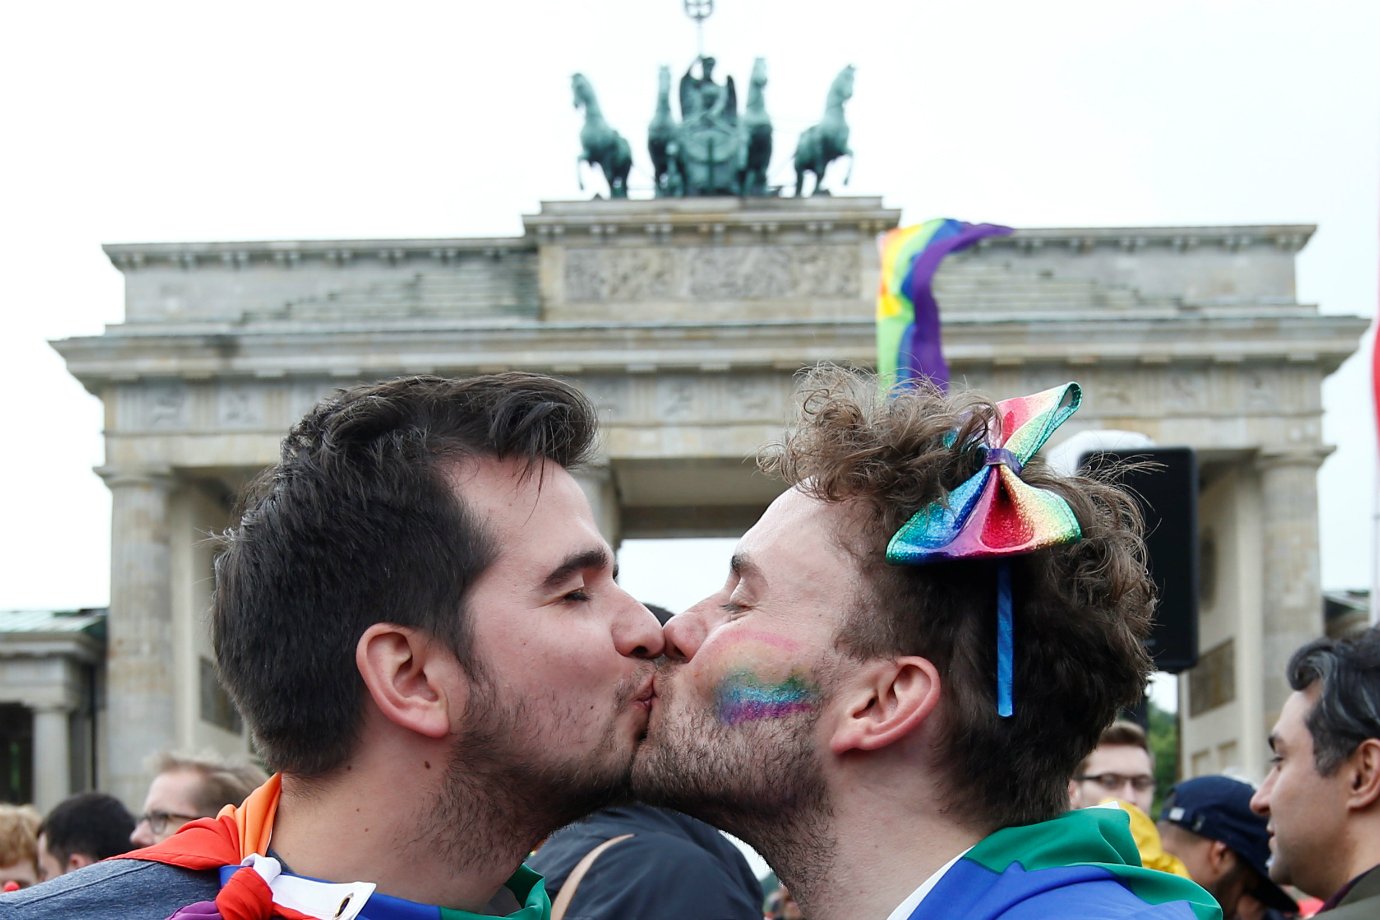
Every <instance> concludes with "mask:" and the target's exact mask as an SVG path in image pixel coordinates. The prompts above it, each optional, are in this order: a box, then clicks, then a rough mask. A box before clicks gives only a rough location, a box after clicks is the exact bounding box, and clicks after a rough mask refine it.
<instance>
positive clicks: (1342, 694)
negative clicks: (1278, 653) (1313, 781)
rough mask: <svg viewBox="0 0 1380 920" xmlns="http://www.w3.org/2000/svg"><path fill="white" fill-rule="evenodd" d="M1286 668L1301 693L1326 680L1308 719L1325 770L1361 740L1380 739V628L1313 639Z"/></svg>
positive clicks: (1291, 683) (1338, 762) (1317, 761)
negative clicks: (1354, 633)
mask: <svg viewBox="0 0 1380 920" xmlns="http://www.w3.org/2000/svg"><path fill="white" fill-rule="evenodd" d="M1286 673H1287V675H1288V677H1289V686H1290V687H1293V688H1294V689H1295V690H1297V691H1299V692H1300V693H1301V692H1303V691H1304V690H1307V689H1308V688H1309V687H1311V686H1313V684H1315V683H1318V682H1319V681H1321V682H1322V686H1321V688H1320V689H1319V690H1318V701H1317V702H1316V703H1315V704H1313V708H1312V709H1311V710H1309V712H1308V715H1307V717H1306V718H1305V720H1304V724H1306V725H1307V726H1308V731H1309V733H1310V734H1311V735H1312V736H1313V760H1314V763H1315V765H1316V766H1317V768H1318V772H1319V773H1320V774H1322V775H1323V776H1332V775H1333V774H1335V773H1336V772H1337V770H1338V768H1339V767H1341V765H1342V763H1343V762H1344V761H1345V760H1346V759H1347V758H1348V757H1350V756H1351V755H1352V752H1354V751H1355V750H1356V749H1357V748H1358V747H1360V746H1361V742H1362V741H1365V740H1367V739H1370V738H1380V628H1376V627H1374V626H1372V627H1370V628H1369V629H1366V630H1363V631H1362V632H1360V633H1358V634H1357V635H1354V636H1347V637H1345V638H1342V639H1314V640H1313V641H1312V642H1310V643H1308V644H1307V645H1305V646H1303V647H1302V648H1300V649H1299V650H1298V651H1296V652H1294V654H1293V655H1292V656H1291V657H1290V659H1289V667H1288V669H1287V671H1286Z"/></svg>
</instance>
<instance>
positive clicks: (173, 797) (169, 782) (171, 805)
mask: <svg viewBox="0 0 1380 920" xmlns="http://www.w3.org/2000/svg"><path fill="white" fill-rule="evenodd" d="M200 787H201V774H200V773H199V772H198V771H196V770H193V769H184V768H180V767H179V768H174V769H172V770H165V771H164V772H162V773H159V774H158V775H157V776H155V777H154V778H153V782H152V783H150V784H149V795H148V800H147V801H146V802H145V807H146V808H147V809H150V810H158V811H168V812H174V813H176V814H190V813H191V811H192V810H193V809H195V807H196V802H195V801H194V800H195V798H196V794H197V791H198V790H199V789H200Z"/></svg>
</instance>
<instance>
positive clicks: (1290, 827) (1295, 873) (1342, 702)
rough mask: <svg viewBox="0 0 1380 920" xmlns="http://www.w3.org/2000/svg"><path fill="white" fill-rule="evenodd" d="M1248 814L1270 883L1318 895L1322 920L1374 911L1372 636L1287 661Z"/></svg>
mask: <svg viewBox="0 0 1380 920" xmlns="http://www.w3.org/2000/svg"><path fill="white" fill-rule="evenodd" d="M1287 674H1288V677H1289V686H1290V687H1292V688H1293V690H1294V692H1293V693H1291V694H1290V695H1289V697H1288V699H1286V700H1285V701H1284V706H1283V708H1282V709H1281V710H1280V714H1279V720H1278V721H1277V722H1275V726H1274V729H1273V731H1271V732H1270V750H1271V751H1273V752H1274V756H1273V757H1272V758H1271V766H1270V772H1269V773H1268V774H1266V776H1265V781H1264V782H1263V783H1261V784H1260V788H1259V789H1258V790H1257V791H1256V793H1255V797H1254V798H1252V799H1251V807H1252V808H1253V809H1255V811H1256V812H1258V813H1259V814H1261V815H1264V816H1265V817H1266V818H1267V819H1268V821H1269V829H1270V834H1271V837H1270V848H1271V850H1272V851H1273V852H1274V858H1273V859H1272V860H1271V861H1270V878H1272V879H1274V880H1275V881H1276V882H1279V883H1281V884H1290V885H1293V886H1295V887H1296V888H1299V889H1301V890H1302V891H1305V892H1307V893H1308V894H1311V895H1313V896H1315V897H1319V898H1326V899H1327V900H1326V902H1325V903H1324V905H1323V910H1322V911H1321V913H1325V914H1326V915H1327V917H1328V920H1333V918H1336V920H1351V918H1356V920H1360V918H1363V917H1364V918H1367V920H1369V918H1373V917H1375V916H1376V915H1377V914H1378V913H1380V629H1377V628H1376V627H1371V628H1370V629H1367V630H1366V631H1365V632H1363V633H1361V634H1360V635H1358V636H1355V637H1352V638H1347V639H1318V640H1316V641H1314V642H1311V643H1309V644H1308V645H1305V646H1304V647H1303V648H1301V649H1299V650H1298V651H1297V652H1295V653H1294V655H1293V657H1292V658H1291V659H1290V660H1289V667H1288V671H1287Z"/></svg>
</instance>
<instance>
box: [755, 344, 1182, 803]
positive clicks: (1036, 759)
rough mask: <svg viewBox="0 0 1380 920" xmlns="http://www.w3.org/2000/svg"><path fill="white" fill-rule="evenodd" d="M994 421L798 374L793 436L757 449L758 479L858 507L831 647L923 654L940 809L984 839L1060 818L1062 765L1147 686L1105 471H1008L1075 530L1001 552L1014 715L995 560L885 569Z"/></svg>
mask: <svg viewBox="0 0 1380 920" xmlns="http://www.w3.org/2000/svg"><path fill="white" fill-rule="evenodd" d="M996 415H997V409H996V406H995V405H994V404H993V403H991V402H989V401H986V400H984V399H982V398H981V397H978V396H975V395H972V394H963V395H952V396H948V395H945V394H943V393H940V392H939V391H938V390H935V389H933V388H928V387H923V386H921V387H910V388H905V389H898V390H894V391H892V392H890V393H884V392H883V391H882V389H881V387H880V386H879V384H878V382H877V378H876V377H875V376H873V375H870V374H864V373H861V372H858V371H852V370H847V369H844V368H839V367H834V366H821V367H817V368H814V369H812V370H810V371H808V372H806V373H805V375H804V377H803V380H802V386H801V394H800V415H799V419H798V422H797V424H796V426H795V427H794V428H793V429H792V431H791V432H790V433H789V434H788V435H787V436H786V438H785V439H784V440H783V441H782V442H781V443H778V444H776V445H772V446H770V447H768V448H767V449H765V450H764V451H763V452H762V455H761V457H759V463H760V465H761V467H762V469H763V470H764V471H765V472H768V473H772V474H776V475H779V476H781V477H783V478H784V479H785V480H786V481H787V482H788V483H790V484H792V485H794V486H797V487H798V488H800V489H801V490H802V491H804V492H806V493H807V494H809V495H811V496H813V497H815V498H818V499H820V500H822V501H829V502H836V501H844V500H850V501H852V500H856V501H861V502H863V503H864V507H866V508H867V509H868V511H869V512H870V514H867V515H865V516H863V518H865V523H864V524H863V525H862V531H861V532H850V533H840V534H838V535H837V536H838V540H839V543H840V545H841V547H843V548H844V549H845V550H846V551H847V552H849V553H850V554H851V555H852V556H854V557H855V558H856V559H857V561H858V564H859V567H860V569H861V572H862V579H863V588H862V590H861V592H860V595H859V597H858V599H857V604H856V605H855V607H854V609H853V610H851V611H850V612H848V613H847V614H846V615H845V617H844V620H843V623H842V624H841V626H840V628H839V632H838V634H837V636H836V642H837V644H838V646H839V648H840V650H842V651H843V652H845V653H846V654H849V655H851V656H853V657H856V658H860V659H871V658H885V657H890V656H900V655H919V656H922V657H924V658H927V659H929V660H930V661H931V662H933V663H934V665H935V666H936V667H937V668H938V669H939V672H940V674H941V679H942V681H943V684H944V690H945V692H944V693H943V695H942V697H941V702H940V708H939V710H938V711H939V713H940V718H941V720H942V721H941V733H940V738H941V741H940V746H941V749H940V754H941V757H942V760H943V762H944V763H946V764H947V768H946V771H945V773H946V775H945V776H944V777H943V782H944V783H945V785H946V788H947V791H948V792H949V794H950V798H951V805H952V809H953V812H952V813H953V814H954V815H955V816H956V817H958V818H960V819H961V820H966V821H968V822H970V823H972V824H973V825H975V826H979V827H983V828H987V829H991V828H996V827H1006V826H1011V825H1019V824H1030V823H1034V822H1036V821H1043V820H1046V819H1049V818H1051V817H1054V816H1055V815H1057V814H1059V813H1061V812H1063V811H1064V810H1066V809H1067V808H1068V793H1067V784H1068V779H1069V776H1070V775H1072V774H1073V771H1074V768H1075V767H1076V766H1077V765H1078V763H1079V761H1080V760H1081V759H1082V758H1083V757H1085V756H1086V755H1087V753H1088V752H1089V751H1091V750H1092V748H1093V747H1094V746H1095V745H1096V743H1097V740H1098V737H1099V735H1100V734H1101V732H1102V730H1103V729H1104V728H1106V726H1107V725H1108V724H1109V723H1111V721H1112V719H1113V718H1114V717H1115V716H1116V714H1117V711H1118V710H1119V709H1120V708H1121V707H1123V706H1126V705H1130V704H1132V703H1134V702H1136V701H1137V700H1138V699H1139V698H1140V696H1141V693H1142V692H1143V691H1144V688H1145V683H1146V680H1147V679H1148V677H1149V674H1150V670H1151V662H1150V657H1149V655H1148V654H1147V653H1146V651H1145V646H1144V640H1145V638H1146V636H1147V635H1148V634H1149V631H1150V620H1151V614H1152V610H1153V607H1154V602H1155V590H1154V586H1153V584H1152V582H1151V581H1150V578H1149V575H1148V574H1147V572H1146V567H1145V545H1144V542H1143V541H1142V538H1141V532H1142V523H1141V515H1140V511H1139V508H1138V506H1137V505H1136V503H1135V501H1134V499H1133V498H1131V496H1129V495H1128V494H1127V493H1126V492H1124V491H1123V490H1122V489H1120V488H1118V487H1117V486H1115V485H1112V484H1110V482H1108V481H1104V479H1110V477H1112V476H1114V475H1115V474H1116V472H1117V471H1116V470H1114V469H1103V470H1099V471H1098V473H1097V474H1096V475H1097V477H1098V478H1089V477H1088V476H1062V475H1059V474H1057V473H1055V472H1053V471H1052V470H1050V469H1049V468H1048V467H1047V466H1046V465H1044V464H1043V463H1042V462H1040V461H1039V460H1038V459H1032V461H1031V462H1030V463H1028V464H1026V466H1025V468H1024V470H1023V471H1022V473H1021V478H1022V479H1023V480H1024V481H1025V482H1027V483H1029V484H1030V485H1032V486H1035V487H1037V488H1042V489H1048V490H1050V491H1052V492H1055V493H1056V494H1058V495H1060V496H1062V497H1063V498H1064V499H1065V500H1066V501H1067V502H1068V503H1069V506H1070V507H1071V508H1072V509H1073V512H1074V514H1075V515H1076V516H1077V518H1078V521H1079V524H1080V525H1081V527H1082V532H1083V538H1082V539H1081V540H1080V541H1079V542H1077V543H1074V544H1070V545H1067V546H1059V547H1054V548H1051V549H1046V550H1041V551H1039V552H1035V553H1031V554H1029V555H1026V556H1021V557H1015V558H1011V559H1009V560H1008V564H1009V565H1010V566H1011V579H1012V587H1013V590H1014V596H1015V610H1014V632H1015V653H1014V667H1015V673H1014V688H1013V689H1014V701H1015V713H1014V714H1013V715H1012V716H1010V717H1008V718H1001V717H1000V716H998V715H997V711H996V691H995V686H996V568H997V565H998V563H997V562H995V561H992V560H959V561H950V562H943V563H934V564H928V565H890V564H888V563H887V562H886V559H885V552H886V545H887V542H888V541H889V540H890V538H891V536H892V534H894V533H895V532H896V531H897V530H898V529H899V528H900V527H901V525H902V524H904V523H905V522H906V520H908V519H909V518H910V517H911V515H913V514H914V513H915V512H916V511H917V510H919V509H920V508H922V507H924V506H925V505H927V504H929V503H931V502H933V501H937V500H944V499H945V498H946V497H947V495H948V493H949V491H950V490H952V489H954V488H956V487H957V486H958V485H960V484H961V483H963V482H964V481H965V480H967V479H968V478H970V477H971V476H972V475H974V474H975V473H976V472H977V471H978V470H979V469H980V468H981V467H982V465H983V462H984V454H985V450H984V447H983V443H984V440H983V436H984V434H985V432H986V431H987V430H988V426H989V425H993V424H994V419H995V418H996Z"/></svg>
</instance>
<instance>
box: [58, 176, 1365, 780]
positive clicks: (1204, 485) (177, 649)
mask: <svg viewBox="0 0 1380 920" xmlns="http://www.w3.org/2000/svg"><path fill="white" fill-rule="evenodd" d="M898 220H899V212H898V211H895V210H892V209H888V208H886V207H884V206H883V203H882V201H881V200H880V199H878V198H843V197H834V198H827V197H826V198H813V199H762V200H751V199H734V198H706V199H687V200H682V201H676V202H674V203H668V202H666V201H664V200H642V201H636V200H634V201H618V202H603V201H594V202H548V203H545V204H544V205H543V206H542V208H541V211H540V213H538V214H534V215H530V216H528V217H526V218H525V219H524V225H525V232H524V234H523V235H522V236H521V237H517V238H486V239H422V240H344V241H329V242H320V241H316V242H293V241H277V242H271V243H258V244H254V243H201V244H185V243H176V244H156V243H155V244H139V245H118V246H109V247H107V249H106V251H107V254H108V255H109V256H110V258H111V260H112V261H113V262H114V264H115V265H116V266H117V267H118V268H119V269H120V270H121V271H122V272H123V273H124V276H125V289H126V298H125V321H124V322H123V323H122V324H117V325H113V326H110V327H108V328H107V330H106V332H105V333H104V334H103V335H100V336H93V337H85V338H71V339H66V340H63V341H61V342H58V343H56V346H57V348H58V350H59V351H60V352H61V354H62V355H63V357H64V358H65V360H66V361H67V365H68V368H69V370H70V372H71V373H72V374H74V375H75V376H76V377H77V378H78V379H79V380H81V382H82V383H83V384H84V385H85V387H86V388H87V389H88V390H89V391H90V392H92V393H93V394H96V395H97V396H99V397H100V398H101V399H102V401H103V402H104V405H105V410H106V429H105V438H106V462H105V465H104V466H103V467H102V469H101V471H100V472H101V474H102V476H103V477H104V478H105V481H106V483H107V484H108V486H109V487H110V491H111V495H112V501H113V508H114V512H113V533H114V545H113V550H112V562H111V603H110V615H109V645H108V659H107V662H108V664H107V676H106V681H107V685H108V693H107V699H108V710H107V722H108V724H109V725H110V726H111V731H109V732H108V733H106V736H105V737H104V738H103V739H102V749H103V750H102V752H101V756H98V758H97V764H98V775H97V781H98V782H99V783H100V785H101V787H102V788H105V789H108V790H110V791H111V792H113V793H114V794H116V795H118V796H121V797H123V798H124V799H126V801H130V802H134V801H136V800H137V798H138V796H139V795H141V794H142V791H143V788H144V784H145V783H146V777H145V776H144V773H143V759H144V757H145V756H147V754H148V753H149V752H150V751H153V750H156V749H158V748H161V747H167V746H177V747H203V746H211V747H216V748H220V749H223V750H226V751H230V752H234V751H244V750H247V747H248V740H247V738H246V737H245V734H244V731H243V728H242V726H241V724H240V722H239V720H238V718H237V717H236V715H235V713H234V710H233V707H231V706H230V705H229V703H228V700H227V699H226V697H225V694H224V693H223V692H222V691H221V689H220V687H219V685H218V684H217V683H216V681H215V677H214V669H213V667H212V664H211V653H210V648H209V639H208V636H207V631H206V628H205V622H204V613H205V610H206V608H207V604H208V602H209V597H210V584H211V565H212V556H213V546H212V543H211V542H210V541H209V540H208V539H207V537H208V535H210V534H214V533H216V532H218V531H219V530H221V529H222V528H224V527H225V526H226V525H227V523H228V522H229V520H230V506H231V502H232V497H233V495H234V493H235V491H236V490H237V489H238V488H239V487H240V486H241V485H242V484H243V483H244V482H245V481H246V480H247V478H248V477H249V476H251V475H252V474H253V473H254V472H255V471H257V470H258V469H260V468H262V467H263V466H264V465H266V464H268V463H270V462H272V461H273V460H274V458H275V457H276V455H277V449H278V442H279V440H280V439H281V437H282V436H283V434H284V433H285V432H286V430H287V429H288V427H289V425H290V424H291V423H292V422H293V421H294V420H295V419H296V418H297V417H299V416H300V415H301V414H302V413H303V412H304V411H305V410H306V409H307V408H308V407H309V406H310V405H312V404H313V403H314V402H315V401H316V400H317V399H319V398H320V397H321V396H323V395H324V394H326V393H328V392H329V391H330V390H332V389H333V388H335V387H338V386H342V385H347V384H350V383H354V382H357V381H361V380H371V379H377V378H380V377H386V376H390V375H396V374H405V373H419V372H426V373H441V374H465V373H474V372H482V371H489V370H497V369H502V368H523V369H530V370H540V371H546V372H550V373H556V374H559V375H562V376H565V377H568V378H570V379H572V380H574V381H576V382H577V383H579V384H580V385H581V386H582V387H584V388H585V389H586V390H587V392H589V393H590V395H591V396H592V397H593V398H594V400H595V401H596V403H597V404H598V405H599V406H600V409H601V413H602V416H603V419H604V423H605V443H604V452H603V456H602V458H601V461H600V463H599V464H597V465H596V466H595V467H594V468H593V469H592V470H590V471H588V472H587V473H585V474H583V476H582V479H581V481H582V484H583V485H584V486H585V488H586V491H587V493H588V494H589V496H590V498H591V500H592V503H593V505H594V507H595V509H596V513H597V514H598V515H599V519H600V523H601V525H602V526H603V528H604V530H605V532H606V533H607V534H608V535H609V537H610V539H611V540H612V541H613V542H614V543H615V545H616V544H617V543H618V541H619V540H620V539H621V538H623V537H658V536H668V537H669V536H716V535H736V534H737V533H740V532H741V531H742V529H743V528H744V527H745V526H746V525H747V524H749V523H750V522H751V520H752V519H753V518H754V517H755V516H756V515H757V514H758V513H760V511H761V510H762V509H763V508H764V507H765V505H766V504H767V503H768V502H769V501H770V499H771V498H772V497H773V496H774V495H775V493H776V486H775V485H774V484H773V483H771V482H769V481H767V480H765V479H764V478H762V477H761V476H759V475H757V474H756V473H754V472H753V471H752V466H751V465H750V464H748V463H745V462H744V458H745V457H747V456H749V455H750V454H751V453H752V452H753V451H754V450H755V449H756V448H757V447H758V446H759V445H760V444H761V443H763V442H764V441H765V440H766V439H768V438H769V437H771V436H773V435H774V434H776V433H778V432H779V430H780V426H781V424H782V421H783V420H784V418H785V417H786V414H787V407H788V404H789V395H790V392H791V388H792V375H793V373H794V372H795V371H796V370H797V369H799V368H800V367H802V366H804V365H807V364H811V363H813V362H815V361H819V360H833V361H841V362H845V363H852V364H857V365H870V364H871V363H872V361H873V360H874V341H873V325H872V309H873V307H872V304H873V297H874V291H875V287H876V283H877V261H876V259H877V257H876V249H875V242H874V240H875V237H876V235H877V234H878V233H879V232H882V231H884V230H886V229H889V228H890V227H892V226H895V225H896V223H897V221H898ZM1312 232H1313V228H1312V227H1310V226H1298V225H1281V226H1223V227H1174V228H1162V227H1161V228H1155V227H1131V228H1100V229H1088V228H1078V229H1021V230H1018V231H1017V232H1016V233H1015V234H1014V235H1013V236H1011V237H1007V238H1000V239H993V240H988V241H985V242H984V244H983V245H981V246H979V247H977V248H975V249H974V250H971V251H969V252H967V253H964V254H961V255H959V256H956V257H953V258H951V259H950V260H949V261H947V262H946V263H945V265H944V267H943V268H942V269H941V271H940V275H939V278H938V281H937V294H938V297H939V300H940V303H941V304H942V310H943V318H944V336H945V347H946V353H947V355H948V358H949V361H950V364H951V366H952V368H953V376H954V379H955V381H959V382H962V383H963V384H966V385H969V386H973V387H976V388H979V389H982V390H985V391H988V392H991V393H993V394H997V395H1009V394H1015V393H1026V392H1033V391H1035V390H1038V389H1042V388H1045V387H1048V386H1051V385H1054V384H1056V383H1059V382H1063V381H1065V380H1069V379H1076V380H1078V381H1080V382H1081V383H1082V384H1083V385H1084V387H1085V390H1086V397H1085V402H1084V408H1083V410H1082V411H1081V412H1080V413H1079V414H1078V415H1077V416H1076V417H1075V418H1074V419H1072V420H1071V421H1070V422H1069V423H1068V424H1067V425H1065V426H1064V429H1065V430H1062V431H1061V432H1060V435H1061V436H1063V437H1067V436H1069V435H1072V434H1074V433H1077V432H1079V431H1085V430H1092V429H1098V428H1116V429H1123V430H1133V431H1139V432H1142V433H1144V434H1146V435H1148V436H1150V437H1151V438H1153V439H1154V441H1155V442H1156V443H1158V444H1161V445H1187V446H1191V447H1193V448H1195V450H1196V451H1197V452H1198V457H1199V463H1200V473H1201V489H1202V505H1201V509H1200V520H1201V527H1202V541H1203V546H1204V558H1205V563H1204V566H1203V576H1202V601H1203V629H1202V648H1203V649H1204V650H1205V656H1204V663H1203V665H1201V666H1200V667H1199V668H1198V669H1197V670H1196V671H1195V672H1194V673H1193V674H1191V675H1189V676H1188V677H1186V678H1185V679H1184V680H1183V682H1182V694H1183V706H1182V708H1183V712H1184V714H1185V721H1184V725H1183V735H1182V750H1183V752H1184V766H1185V767H1186V768H1187V769H1188V771H1190V772H1207V771H1217V770H1222V769H1228V768H1235V769H1238V770H1240V771H1241V772H1243V773H1244V774H1246V775H1257V776H1258V775H1259V774H1260V773H1261V772H1263V769H1262V767H1263V758H1264V756H1265V745H1264V737H1265V732H1266V728H1267V726H1268V724H1269V723H1270V722H1271V721H1272V720H1273V717H1274V714H1275V712H1276V711H1277V710H1278V707H1279V706H1280V704H1281V703H1282V701H1283V698H1284V696H1285V694H1286V688H1285V685H1284V682H1283V677H1282V668H1283V662H1284V660H1285V659H1286V658H1287V655H1288V654H1289V652H1291V651H1292V650H1293V648H1295V647H1296V646H1297V645H1299V644H1301V643H1302V642H1303V641H1306V640H1307V639H1309V638H1312V637H1313V636H1315V635H1317V634H1319V633H1320V632H1321V630H1322V616H1321V610H1320V604H1319V598H1320V596H1321V588H1320V584H1319V577H1318V524H1317V520H1318V516H1317V469H1318V465H1319V464H1320V463H1321V462H1322V460H1323V458H1324V457H1325V456H1326V455H1327V450H1328V449H1327V446H1326V445H1325V444H1324V443H1323V440H1322V429H1321V411H1322V410H1321V392H1320V387H1321V382H1322V379H1323V378H1324V377H1325V376H1326V375H1327V374H1329V373H1330V372H1332V371H1333V370H1335V369H1336V368H1337V366H1338V365H1339V364H1340V363H1341V361H1342V360H1343V359H1344V358H1345V357H1346V356H1348V355H1349V354H1350V353H1351V352H1352V351H1353V350H1354V349H1355V348H1356V344H1357V340H1358V338H1359V336H1360V335H1361V333H1362V331H1363V330H1364V329H1365V327H1366V325H1367V323H1366V321H1365V320H1363V319H1360V318H1356V317H1345V316H1324V315H1320V314H1319V313H1318V311H1317V309H1316V308H1315V307H1313V306H1311V305H1306V304H1300V303H1298V301H1297V297H1296V294H1295V286H1294V259H1295V254H1296V253H1297V252H1298V251H1299V250H1300V249H1301V248H1302V247H1303V246H1304V245H1305V244H1306V243H1307V241H1308V239H1309V237H1310V235H1311V234H1312ZM73 782H75V780H73Z"/></svg>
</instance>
